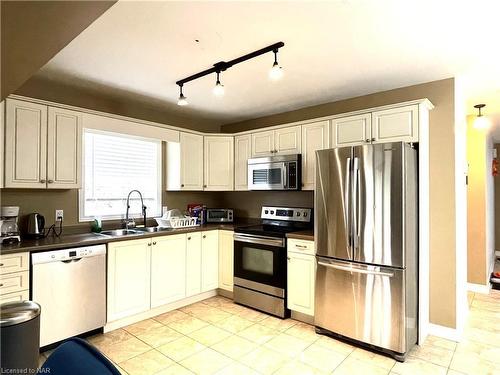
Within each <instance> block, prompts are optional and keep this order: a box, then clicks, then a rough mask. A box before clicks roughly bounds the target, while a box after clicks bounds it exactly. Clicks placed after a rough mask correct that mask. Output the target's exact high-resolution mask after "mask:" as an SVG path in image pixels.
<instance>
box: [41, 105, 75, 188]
mask: <svg viewBox="0 0 500 375" xmlns="http://www.w3.org/2000/svg"><path fill="white" fill-rule="evenodd" d="M48 116H49V117H48V125H47V187H48V188H49V189H77V188H79V187H81V180H82V179H81V173H82V172H81V164H82V160H81V154H82V115H81V113H80V112H75V111H69V110H66V109H60V108H54V107H49V115H48Z"/></svg>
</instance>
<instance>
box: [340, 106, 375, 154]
mask: <svg viewBox="0 0 500 375" xmlns="http://www.w3.org/2000/svg"><path fill="white" fill-rule="evenodd" d="M371 138H372V134H371V114H370V113H367V114H363V115H356V116H348V117H342V118H337V119H334V120H332V147H341V146H352V145H359V144H363V143H367V142H370V141H371Z"/></svg>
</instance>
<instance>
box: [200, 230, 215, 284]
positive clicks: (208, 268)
mask: <svg viewBox="0 0 500 375" xmlns="http://www.w3.org/2000/svg"><path fill="white" fill-rule="evenodd" d="M218 286H219V233H218V231H217V230H212V231H207V232H203V233H202V235H201V291H202V292H206V291H208V290H213V289H217V287H218Z"/></svg>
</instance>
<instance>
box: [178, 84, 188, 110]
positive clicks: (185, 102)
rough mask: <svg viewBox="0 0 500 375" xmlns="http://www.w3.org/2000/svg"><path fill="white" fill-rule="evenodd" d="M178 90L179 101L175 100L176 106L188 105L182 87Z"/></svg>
mask: <svg viewBox="0 0 500 375" xmlns="http://www.w3.org/2000/svg"><path fill="white" fill-rule="evenodd" d="M179 89H180V94H179V100H177V105H180V106H185V105H188V101H187V98H186V97H185V96H184V94H183V93H182V85H179Z"/></svg>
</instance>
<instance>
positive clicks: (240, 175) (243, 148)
mask: <svg viewBox="0 0 500 375" xmlns="http://www.w3.org/2000/svg"><path fill="white" fill-rule="evenodd" d="M251 157H252V137H251V136H250V135H249V134H247V135H237V136H236V137H234V190H248V159H250V158H251Z"/></svg>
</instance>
